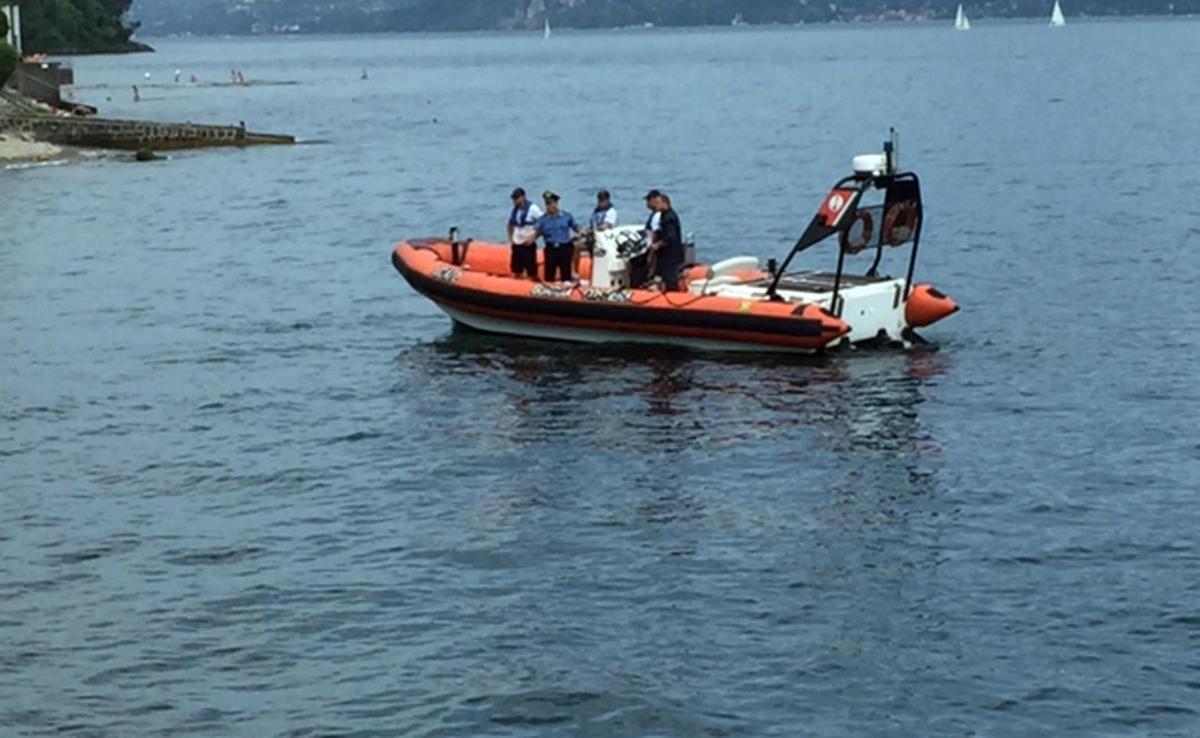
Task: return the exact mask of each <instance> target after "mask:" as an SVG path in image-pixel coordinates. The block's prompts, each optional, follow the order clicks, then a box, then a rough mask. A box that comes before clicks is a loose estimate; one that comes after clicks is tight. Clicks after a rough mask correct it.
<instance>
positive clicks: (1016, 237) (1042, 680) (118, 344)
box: [0, 21, 1200, 737]
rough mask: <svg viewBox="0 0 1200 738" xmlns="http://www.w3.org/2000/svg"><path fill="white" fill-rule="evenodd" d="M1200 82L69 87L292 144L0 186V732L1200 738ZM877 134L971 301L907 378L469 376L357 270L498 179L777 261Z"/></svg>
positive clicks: (997, 41) (1112, 44)
mask: <svg viewBox="0 0 1200 738" xmlns="http://www.w3.org/2000/svg"><path fill="white" fill-rule="evenodd" d="M1197 38H1200V25H1197V23H1196V22H1193V21H1178V22H1172V23H1166V22H1150V21H1137V22H1123V23H1099V22H1093V23H1086V22H1080V23H1076V24H1073V25H1071V26H1069V27H1068V28H1066V29H1063V30H1061V31H1059V32H1051V31H1048V30H1047V29H1046V28H1044V26H1043V24H1041V23H1040V22H1039V23H1035V24H988V23H986V22H981V23H979V24H977V27H976V29H975V30H973V31H972V32H971V33H969V34H955V33H952V32H950V31H949V30H948V29H947V28H945V27H942V26H938V27H931V26H929V27H912V26H909V27H902V26H881V27H853V28H819V29H815V28H810V29H769V30H764V29H724V30H714V31H682V32H659V31H647V32H642V31H627V32H610V33H589V34H575V33H570V32H562V33H558V34H556V35H555V37H554V38H552V39H551V40H550V41H548V42H543V41H541V40H540V39H539V38H535V37H534V36H531V35H465V36H436V37H368V38H300V39H272V40H162V41H160V42H158V43H157V45H158V47H159V53H157V54H155V55H152V56H128V57H92V58H80V59H76V60H75V62H74V64H75V68H76V72H77V75H78V78H79V85H80V88H79V90H78V91H77V94H78V96H79V97H80V98H81V99H84V100H89V101H92V102H95V103H97V104H99V105H100V106H101V108H102V109H103V110H104V112H106V113H108V114H111V115H128V116H142V117H155V118H161V119H164V120H189V119H190V120H198V121H199V120H204V121H213V122H236V121H239V120H244V121H246V123H247V125H248V127H249V128H250V129H252V130H267V131H282V132H290V133H294V134H296V135H298V136H300V137H302V138H304V139H306V140H310V141H318V142H317V143H311V144H309V145H304V146H299V147H294V148H271V149H253V150H244V151H208V152H191V153H180V154H176V155H173V156H172V157H171V159H170V160H169V161H166V162H158V163H152V164H133V163H129V162H127V161H124V160H121V159H102V160H98V161H83V162H76V163H72V164H69V165H65V166H60V167H53V168H38V169H25V170H16V171H6V172H0V215H2V218H3V227H2V230H0V274H3V280H2V281H0V345H2V346H3V350H2V351H0V413H2V415H0V480H2V482H0V486H2V490H3V491H2V494H0V735H3V736H6V737H7V736H10V735H11V736H32V735H44V734H58V733H66V734H70V735H83V736H143V735H146V736H148V735H189V736H190V735H194V736H225V735H237V736H317V735H337V736H392V735H413V736H434V735H439V736H467V735H489V736H492V735H494V736H560V735H589V736H590V735H613V736H697V735H713V736H757V735H786V736H795V735H811V736H864V735H872V736H884V735H887V736H892V735H894V736H929V735H946V736H964V735H977V736H1029V735H1131V736H1132V735H1162V736H1193V735H1197V734H1200V708H1197V705H1198V704H1200V655H1198V654H1200V584H1198V582H1200V543H1198V542H1197V530H1200V512H1198V508H1197V504H1196V494H1197V487H1198V486H1200V433H1198V431H1197V428H1200V389H1198V388H1197V378H1198V376H1200V374H1198V370H1197V364H1196V361H1197V357H1198V355H1200V340H1198V338H1197V336H1198V335H1200V311H1198V310H1197V308H1198V307H1200V301H1198V299H1197V292H1196V288H1195V284H1196V282H1197V280H1198V279H1200V258H1198V257H1197V253H1198V249H1200V205H1198V204H1197V199H1196V197H1195V192H1196V191H1197V189H1198V188H1200V146H1197V142H1198V139H1200V87H1198V86H1197V85H1196V83H1195V80H1196V78H1197V73H1200V44H1198V43H1197V42H1196V40H1197ZM175 68H179V69H181V70H182V71H183V74H184V79H187V75H189V74H191V73H195V74H197V75H198V76H199V77H200V79H201V81H204V82H207V81H224V80H227V79H228V77H229V70H230V69H231V68H238V69H241V70H243V72H244V74H245V75H246V76H247V77H248V78H250V79H252V80H271V81H276V82H281V81H293V82H296V83H297V84H293V85H252V86H248V87H245V88H240V87H239V88H233V87H216V86H212V87H204V86H201V87H191V86H188V85H186V84H184V85H179V86H176V85H175V84H174V83H173V82H172V81H171V76H172V71H173V70H174V69H175ZM364 68H365V69H367V70H368V73H369V79H368V80H365V81H363V80H360V79H359V76H360V74H361V71H362V70H363V69H364ZM145 72H150V73H151V79H150V80H149V81H147V80H146V79H145V78H144V73H145ZM135 83H136V84H139V85H140V86H141V88H142V89H141V92H142V96H143V100H142V102H140V103H136V104H135V103H134V102H133V101H132V99H131V97H132V92H131V90H130V89H129V86H130V85H132V84H135ZM110 98H111V99H110ZM889 125H894V126H896V127H897V128H898V129H899V130H900V132H901V135H902V157H903V161H904V163H905V164H907V165H909V166H911V167H913V168H914V169H916V170H917V171H918V172H919V173H920V174H921V175H922V177H923V179H924V184H925V194H926V200H927V207H928V222H927V230H926V238H925V241H924V243H923V245H922V252H923V253H922V259H921V262H920V264H919V265H918V275H919V276H920V277H921V278H922V279H926V280H929V281H932V282H934V283H935V284H937V285H939V286H940V287H942V288H943V289H945V290H946V291H947V292H949V293H951V294H952V295H954V296H955V297H956V298H957V299H959V300H960V301H961V303H962V304H963V306H964V310H963V312H961V313H959V314H958V315H956V316H954V317H952V318H951V319H949V320H947V321H945V322H943V323H941V324H939V325H937V326H934V327H932V328H931V329H929V330H928V331H927V336H928V337H929V338H930V339H932V340H933V341H934V343H935V346H934V347H932V348H930V349H928V350H921V351H913V352H909V353H899V352H872V353H860V354H856V355H850V356H837V357H831V358H819V359H812V360H805V361H797V360H794V359H792V360H779V359H773V358H770V357H757V358H755V357H751V358H745V357H743V358H727V357H722V356H718V355H695V354H692V355H689V354H684V353H678V352H675V351H649V352H637V353H634V352H630V351H629V350H625V349H613V348H608V349H595V348H578V347H572V346H566V345H556V344H546V343H540V342H524V341H515V340H504V339H497V338H493V337H488V336H484V335H480V334H471V333H461V332H457V331H455V330H452V328H451V324H450V322H449V320H448V319H447V318H445V317H444V316H443V315H441V314H440V313H439V312H438V311H437V310H436V309H435V308H434V307H433V306H432V305H430V304H429V303H428V302H426V301H425V300H423V299H422V298H420V297H418V296H416V295H415V294H414V293H413V292H412V291H411V290H410V289H409V288H408V287H407V285H405V284H404V283H403V282H402V280H401V279H400V278H399V277H398V276H397V275H396V274H395V273H394V272H393V270H392V268H391V266H390V264H389V261H388V255H389V251H390V245H391V243H392V242H393V241H395V240H397V239H399V238H401V237H404V236H412V235H425V234H429V233H442V232H444V231H445V229H446V228H447V227H448V226H449V225H452V224H455V225H459V226H461V227H462V228H463V229H464V230H466V231H467V232H469V233H471V234H473V235H476V236H479V237H491V238H497V237H499V236H500V235H501V232H502V223H503V219H504V217H505V214H506V207H507V198H506V195H507V192H508V190H509V189H510V188H511V187H512V186H513V185H514V184H523V185H524V186H525V187H527V188H529V189H530V191H533V192H538V191H540V190H541V189H544V188H547V187H551V188H555V189H556V190H557V191H559V192H560V193H562V194H563V196H564V205H565V206H566V207H567V208H568V209H572V210H574V211H575V212H576V213H582V212H584V211H586V210H587V207H588V204H589V195H590V193H591V192H592V191H594V189H595V188H596V187H598V186H607V187H609V188H611V189H612V190H613V191H614V193H615V195H616V198H617V205H618V207H619V208H621V209H622V211H623V212H624V213H625V215H626V216H627V217H633V216H634V215H636V214H637V212H638V206H639V203H638V202H637V197H638V196H639V195H640V194H641V191H642V190H644V189H645V188H646V187H648V186H661V187H665V188H667V189H669V190H670V192H671V193H672V195H673V198H674V200H675V203H676V206H677V208H678V210H679V211H680V213H681V216H682V218H683V221H684V225H685V228H686V229H687V230H693V231H695V232H696V234H697V238H698V240H699V242H700V246H701V250H702V252H703V254H704V255H705V256H706V257H708V258H709V259H717V258H722V257H726V256H731V255H734V254H738V253H744V252H750V253H759V254H762V255H764V256H767V255H782V251H783V249H784V246H785V244H786V243H787V242H788V241H789V239H792V238H794V237H795V236H796V235H797V234H798V233H799V231H800V230H802V227H803V225H804V224H805V223H806V222H807V220H808V218H809V217H810V216H811V213H812V210H813V208H814V206H815V204H816V201H817V198H819V196H820V194H821V193H822V192H823V191H824V190H825V188H826V187H827V186H828V185H829V184H831V183H832V181H833V180H834V179H835V178H836V177H838V176H840V175H841V174H843V173H844V172H845V170H846V167H847V164H848V162H849V158H850V156H851V155H853V154H856V153H863V152H865V151H871V150H873V149H875V148H876V147H877V146H878V143H879V142H880V141H881V140H882V138H883V137H884V136H885V135H886V131H887V127H888V126H889ZM812 258H813V259H814V260H815V263H814V265H816V263H817V262H819V263H820V264H821V265H824V264H825V260H828V259H829V258H830V253H829V252H828V251H825V252H822V253H814V254H813V256H812Z"/></svg>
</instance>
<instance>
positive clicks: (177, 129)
mask: <svg viewBox="0 0 1200 738" xmlns="http://www.w3.org/2000/svg"><path fill="white" fill-rule="evenodd" d="M0 131H8V132H11V133H15V134H20V135H23V136H26V137H29V138H32V139H35V140H37V141H43V142H46V143H51V144H57V145H63V146H78V147H82V148H98V149H125V150H132V151H139V150H144V149H148V150H152V151H161V150H167V149H194V148H204V147H210V146H260V145H270V144H293V143H295V142H296V139H295V138H294V137H292V136H285V135H278V134H271V133H255V132H252V131H247V130H246V128H245V127H244V126H213V125H202V124H198V123H157V122H150V121H139V120H122V119H116V118H77V117H65V116H55V115H28V114H22V113H13V112H9V113H2V112H0Z"/></svg>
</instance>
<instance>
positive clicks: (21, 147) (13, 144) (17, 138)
mask: <svg viewBox="0 0 1200 738" xmlns="http://www.w3.org/2000/svg"><path fill="white" fill-rule="evenodd" d="M67 156H68V152H67V150H66V149H64V148H63V147H62V146H55V145H54V144H48V143H43V142H41V141H33V140H30V139H28V138H25V137H23V136H21V135H19V134H15V133H7V132H4V133H0V166H3V165H9V164H35V163H40V162H51V161H57V160H60V159H65V158H67Z"/></svg>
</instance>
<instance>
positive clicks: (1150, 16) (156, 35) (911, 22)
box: [58, 12, 1200, 56]
mask: <svg viewBox="0 0 1200 738" xmlns="http://www.w3.org/2000/svg"><path fill="white" fill-rule="evenodd" d="M1196 18H1200V15H1197V14H1194V13H1166V12H1164V13H1108V14H1102V15H1084V14H1079V15H1072V16H1070V17H1069V18H1068V24H1070V23H1072V22H1092V21H1122V20H1130V21H1132V20H1176V19H1177V20H1195V19H1196ZM1041 20H1045V19H1044V18H1043V17H1042V16H1041V15H1024V16H1011V15H1005V16H979V17H972V18H971V22H972V23H980V22H982V23H984V24H1008V23H1013V24H1019V23H1024V22H1030V21H1041ZM953 22H954V17H953V16H945V17H943V16H936V17H930V18H907V19H897V18H860V19H854V20H845V21H842V20H829V21H813V22H806V23H786V22H774V23H742V24H740V25H738V26H731V25H729V24H722V23H707V24H650V25H646V26H638V25H633V26H615V27H614V26H567V25H563V26H556V27H555V29H554V30H555V31H556V32H557V31H570V32H581V33H582V32H597V31H642V30H664V29H666V30H706V29H707V30H712V29H718V28H729V29H730V30H741V31H744V30H747V29H753V28H780V29H782V28H846V27H858V26H894V27H920V26H940V25H946V24H953ZM541 30H542V27H541V26H540V25H539V26H537V27H536V28H533V27H530V28H523V27H522V28H495V27H486V28H430V29H425V30H413V29H403V30H401V29H396V30H361V31H331V30H311V31H306V30H292V31H267V32H259V33H253V32H224V33H193V32H191V31H182V32H179V31H170V32H155V30H154V29H152V28H148V27H143V28H142V29H141V32H142V33H143V34H144V35H145V37H146V38H148V39H151V40H154V41H158V40H172V39H187V38H197V39H221V38H239V39H242V38H257V39H266V38H304V37H309V36H312V37H320V36H338V37H342V36H345V37H351V36H419V35H426V34H429V35H433V34H438V35H441V34H445V35H454V34H489V33H497V34H532V33H540V32H541ZM145 50H148V51H153V49H151V48H150V47H147V48H146V49H145ZM86 53H101V54H103V53H126V52H103V51H102V52H86ZM58 55H59V56H69V55H70V54H65V53H60V54H58Z"/></svg>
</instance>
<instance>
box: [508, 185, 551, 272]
mask: <svg viewBox="0 0 1200 738" xmlns="http://www.w3.org/2000/svg"><path fill="white" fill-rule="evenodd" d="M512 201H513V209H512V212H511V213H509V215H508V243H509V244H510V245H511V247H512V255H511V256H510V257H509V263H508V266H509V269H510V271H512V273H513V276H514V277H518V278H521V277H522V275H525V276H528V277H529V278H530V279H537V237H538V233H537V229H536V228H534V224H535V223H537V222H538V219H539V218H541V217H542V215H543V213H542V209H541V208H539V207H538V206H537V205H536V204H534V203H531V202H529V199H528V198H526V197H525V190H523V189H521V188H520V187H518V188H516V189H515V190H513V191H512Z"/></svg>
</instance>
